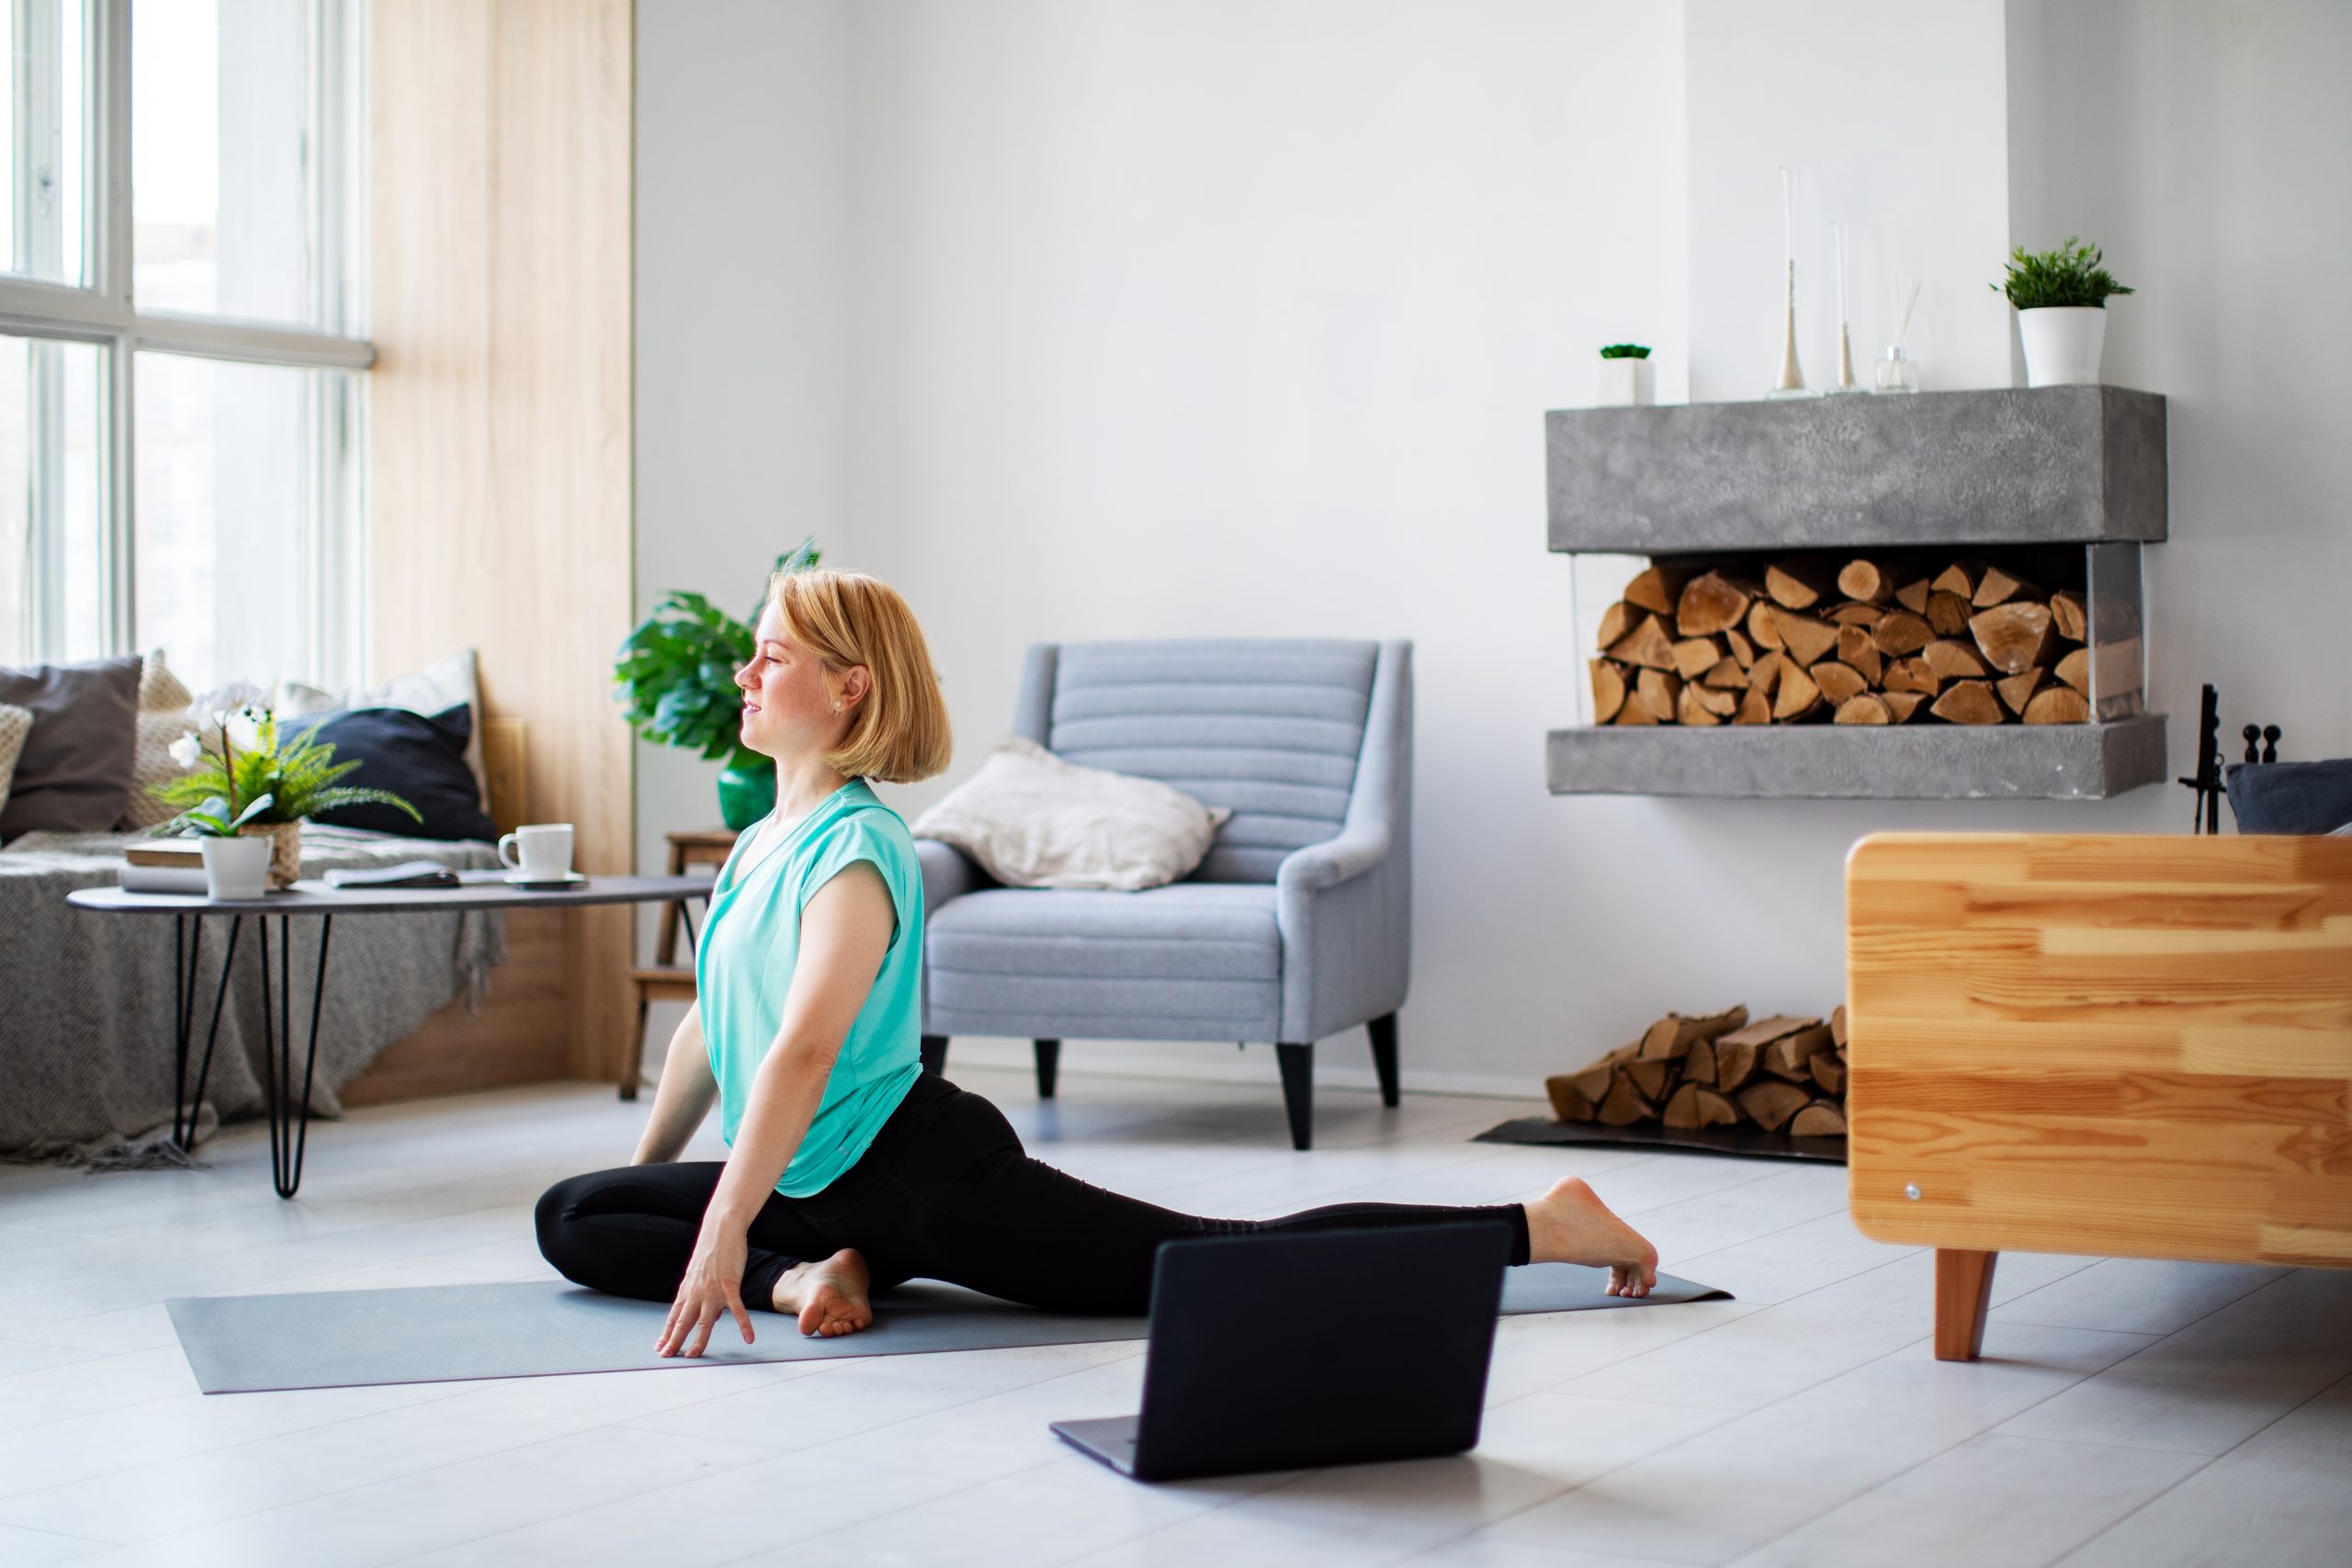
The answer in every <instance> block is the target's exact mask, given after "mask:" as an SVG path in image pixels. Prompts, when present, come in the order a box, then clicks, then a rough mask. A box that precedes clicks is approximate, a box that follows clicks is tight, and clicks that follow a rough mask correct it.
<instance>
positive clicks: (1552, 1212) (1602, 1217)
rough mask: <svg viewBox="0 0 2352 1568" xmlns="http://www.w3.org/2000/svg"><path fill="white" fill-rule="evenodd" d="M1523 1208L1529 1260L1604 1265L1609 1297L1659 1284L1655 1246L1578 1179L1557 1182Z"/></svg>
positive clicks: (1644, 1290)
mask: <svg viewBox="0 0 2352 1568" xmlns="http://www.w3.org/2000/svg"><path fill="white" fill-rule="evenodd" d="M1525 1208H1526V1210H1527V1241H1528V1250H1529V1255H1530V1256H1529V1260H1530V1261H1531V1262H1535V1263H1584V1264H1589V1265H1592V1266H1593V1267H1596V1268H1598V1267H1600V1266H1601V1265H1604V1264H1605V1265H1607V1266H1608V1269H1609V1293H1610V1294H1611V1295H1612V1296H1646V1295H1648V1294H1649V1293H1650V1292H1651V1290H1652V1289H1654V1288H1655V1287H1656V1286H1657V1247H1652V1246H1651V1245H1650V1244H1649V1243H1648V1242H1646V1241H1645V1240H1643V1239H1642V1235H1641V1233H1640V1232H1639V1231H1636V1230H1635V1229H1634V1227H1633V1226H1631V1225H1629V1224H1626V1223H1625V1222H1624V1221H1623V1220H1621V1219H1619V1218H1618V1217H1617V1216H1616V1215H1615V1214H1613V1213H1610V1212H1609V1205H1608V1204H1606V1203H1603V1202H1602V1201H1600V1197H1599V1195H1598V1194H1596V1193H1595V1192H1594V1191H1593V1190H1592V1189H1591V1188H1589V1187H1588V1186H1586V1185H1585V1184H1584V1183H1583V1182H1582V1181H1580V1180H1578V1179H1577V1178H1575V1177H1573V1176H1571V1177H1568V1178H1566V1179H1564V1180H1561V1181H1557V1182H1555V1183H1554V1184H1553V1186H1552V1190H1550V1191H1549V1192H1546V1193H1544V1196H1543V1197H1541V1198H1538V1199H1536V1200H1535V1201H1533V1202H1532V1203H1529V1204H1526V1205H1525Z"/></svg>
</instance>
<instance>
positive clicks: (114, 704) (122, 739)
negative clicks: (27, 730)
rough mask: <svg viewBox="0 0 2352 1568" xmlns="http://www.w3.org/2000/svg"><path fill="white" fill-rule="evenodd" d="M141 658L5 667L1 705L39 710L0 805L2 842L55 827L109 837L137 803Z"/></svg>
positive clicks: (1, 677)
mask: <svg viewBox="0 0 2352 1568" xmlns="http://www.w3.org/2000/svg"><path fill="white" fill-rule="evenodd" d="M139 669H140V661H139V656H138V655H137V654H130V655H128V656H126V657H124V658H121V659H100V660H94V661H93V662H91V663H87V664H43V665H40V666H37V667H35V668H33V669H30V670H11V669H0V703H6V704H8V705H10V706H12V707H20V708H29V709H31V710H32V716H33V728H32V733H31V734H29V735H28V736H26V737H25V750H24V752H23V754H22V755H20V756H19V757H17V773H16V778H15V780H14V782H13V783H12V784H10V785H9V788H8V799H7V805H6V807H4V808H0V840H8V839H13V838H15V837H16V836H17V834H19V833H28V832H30V831H32V830H33V829H36V828H50V829H56V830H58V831H60V832H65V833H107V832H112V831H113V830H114V825H115V824H116V823H117V822H118V821H119V820H121V818H122V814H123V811H124V809H125V808H126V807H129V806H130V761H131V755H132V753H133V752H134V751H135V750H137V747H138V744H139Z"/></svg>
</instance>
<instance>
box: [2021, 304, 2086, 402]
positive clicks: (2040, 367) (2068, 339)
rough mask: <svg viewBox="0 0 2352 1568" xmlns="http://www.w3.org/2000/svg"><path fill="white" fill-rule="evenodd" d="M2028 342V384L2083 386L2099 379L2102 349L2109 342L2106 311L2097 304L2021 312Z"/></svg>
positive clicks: (2034, 385)
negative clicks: (2100, 351) (2099, 360)
mask: <svg viewBox="0 0 2352 1568" xmlns="http://www.w3.org/2000/svg"><path fill="white" fill-rule="evenodd" d="M2018 336H2019V337H2020V338H2022V339H2023V340H2024V343H2025V384H2026V385H2027V386H2029V387H2083V386H2093V385H2096V384H2097V383H2098V356H2099V350H2100V349H2101V348H2102V347H2104V346H2105V345H2106V343H2107V311H2106V310H2105V308H2104V307H2101V306H2098V305H2045V306H2043V307H2042V308H2041V310H2019V311H2018Z"/></svg>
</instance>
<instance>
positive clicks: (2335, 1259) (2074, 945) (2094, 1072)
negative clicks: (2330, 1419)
mask: <svg viewBox="0 0 2352 1568" xmlns="http://www.w3.org/2000/svg"><path fill="white" fill-rule="evenodd" d="M1846 931H1847V974H1848V986H1849V992H1848V999H1847V1021H1848V1029H1849V1046H1848V1051H1849V1061H1850V1063H1851V1068H1852V1072H1851V1077H1850V1078H1849V1082H1848V1086H1847V1115H1848V1119H1849V1124H1850V1127H1851V1133H1850V1137H1849V1156H1850V1160H1851V1165H1850V1179H1851V1187H1850V1192H1849V1203H1850V1207H1851V1209H1852V1213H1853V1216H1854V1223H1855V1224H1857V1225H1858V1226H1859V1227H1860V1229H1861V1231H1862V1233H1863V1234H1864V1235H1868V1236H1870V1237H1871V1238H1872V1239H1874V1240H1878V1241H1886V1242H1895V1243H1903V1244H1907V1245H1911V1246H1927V1247H1935V1248H1937V1249H1938V1258H1937V1263H1938V1292H1937V1297H1938V1301H1937V1328H1936V1354H1937V1355H1938V1356H1939V1357H1940V1358H1942V1359H1948V1360H1966V1359H1973V1357H1974V1356H1975V1355H1976V1354H1977V1352H1978V1350H1979V1348H1981V1346H1982V1343H1983V1337H1984V1318H1985V1304H1986V1302H1987V1300H1988V1296H1989V1292H1990V1290H1991V1284H1992V1269H1993V1264H1994V1259H1995V1258H1996V1257H1997V1255H1998V1254H1999V1253H2000V1252H2001V1251H2003V1250H2005V1249H2018V1250H2024V1251H2034V1252H2076V1253H2085V1252H2086V1253H2099V1254H2109V1255H2114V1256H2120V1257H2128V1258H2204V1259H2214V1260H2221V1261H2227V1262H2261V1263H2283V1264H2301V1265H2321V1266H2332V1267H2337V1268H2343V1267H2352V839H2290V838H2245V837H2232V838H2165V837H2154V836H2144V837H2121V836H2091V835H2081V836H2076V835H2026V834H1924V833H1898V834H1884V835H1880V836H1875V837H1871V838H1867V839H1864V840H1862V841H1861V842H1860V844H1858V845H1856V846H1855V848H1854V851H1853V852H1852V854H1851V855H1850V856H1849V859H1848V862H1847V872H1846Z"/></svg>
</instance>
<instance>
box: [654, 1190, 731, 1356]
mask: <svg viewBox="0 0 2352 1568" xmlns="http://www.w3.org/2000/svg"><path fill="white" fill-rule="evenodd" d="M749 1251H750V1243H749V1241H748V1240H747V1238H746V1236H745V1233H744V1232H743V1231H742V1230H741V1229H739V1228H738V1227H736V1226H734V1225H728V1224H718V1225H714V1224H710V1223H709V1222H708V1221H705V1222H704V1224H703V1227H702V1234H701V1235H697V1236H696V1237H695V1255H694V1257H693V1258H690V1259H688V1260H687V1263H686V1275H685V1278H684V1279H683V1280H679V1281H678V1299H677V1300H676V1301H674V1302H673V1303H670V1321H669V1322H667V1323H665V1324H663V1325H662V1337H661V1338H660V1339H659V1340H657V1341H656V1342H655V1343H654V1347H653V1348H654V1349H655V1350H656V1351H658V1352H659V1353H660V1354H662V1355H664V1356H699V1355H701V1354H702V1353H703V1348H704V1347H706V1346H707V1345H708V1344H709V1343H710V1331H711V1329H712V1328H713V1327H714V1326H715V1325H717V1324H718V1320H719V1319H720V1318H722V1317H725V1316H726V1315H727V1314H729V1313H733V1314H735V1321H736V1323H737V1324H738V1325H741V1328H742V1330H743V1343H744V1344H746V1345H749V1344H750V1343H751V1342H752V1314H750V1313H749V1312H748V1311H746V1310H745V1309H744V1306H743V1265H744V1261H745V1258H746V1255H747V1254H748V1253H749Z"/></svg>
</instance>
